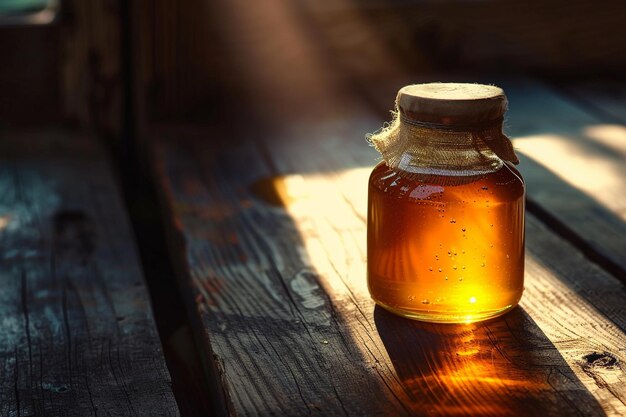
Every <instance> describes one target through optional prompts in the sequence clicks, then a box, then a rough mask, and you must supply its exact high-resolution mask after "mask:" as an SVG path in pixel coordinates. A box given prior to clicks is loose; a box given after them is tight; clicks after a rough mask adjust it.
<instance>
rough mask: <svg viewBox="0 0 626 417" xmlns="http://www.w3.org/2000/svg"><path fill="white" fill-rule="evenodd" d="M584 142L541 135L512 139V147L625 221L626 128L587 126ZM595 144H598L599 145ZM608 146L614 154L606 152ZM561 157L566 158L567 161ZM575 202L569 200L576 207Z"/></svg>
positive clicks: (574, 138) (568, 137)
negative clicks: (621, 196)
mask: <svg viewBox="0 0 626 417" xmlns="http://www.w3.org/2000/svg"><path fill="white" fill-rule="evenodd" d="M584 132H585V133H587V134H588V135H589V137H588V138H585V139H584V140H581V139H578V138H576V137H570V136H562V135H553V134H544V135H533V136H524V137H518V138H515V139H514V141H513V143H514V145H515V148H516V149H517V150H519V151H521V152H522V153H523V154H524V155H526V156H528V157H530V158H532V159H533V160H534V161H536V162H537V163H539V164H540V165H542V166H543V168H545V169H546V170H548V171H550V173H551V174H552V175H554V176H555V177H558V178H559V179H560V180H562V181H563V182H565V183H567V184H568V185H570V186H572V187H574V188H576V189H578V190H580V191H582V192H583V193H585V194H586V196H587V197H589V198H591V199H593V200H595V201H597V202H598V203H599V204H600V205H603V206H604V207H606V208H608V209H609V210H612V211H614V212H615V214H616V215H617V216H620V217H621V218H622V219H624V220H626V211H625V210H624V207H623V203H622V200H621V199H619V198H614V196H616V195H622V194H623V190H624V181H623V178H626V163H624V157H623V155H626V149H625V148H626V129H624V128H617V127H613V126H611V125H607V126H605V125H600V126H589V127H587V128H585V129H584ZM594 142H600V143H601V145H600V146H599V145H598V144H596V143H594ZM607 147H610V148H611V149H612V150H613V151H615V153H614V154H613V155H611V154H610V153H607V151H606V148H607ZM560 155H567V157H566V158H564V157H560ZM576 204H577V202H576V201H568V207H570V208H575V205H576Z"/></svg>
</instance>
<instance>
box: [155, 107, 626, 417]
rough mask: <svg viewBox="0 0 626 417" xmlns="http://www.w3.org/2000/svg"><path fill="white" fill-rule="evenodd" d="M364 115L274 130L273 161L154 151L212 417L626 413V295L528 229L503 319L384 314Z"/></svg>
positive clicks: (270, 140) (534, 227) (203, 144)
mask: <svg viewBox="0 0 626 417" xmlns="http://www.w3.org/2000/svg"><path fill="white" fill-rule="evenodd" d="M365 116H366V114H363V113H359V114H357V115H355V117H354V118H343V119H341V120H340V121H339V120H332V121H331V122H329V123H323V122H319V123H317V124H313V125H312V124H308V125H300V126H299V127H297V128H296V127H293V128H292V129H291V130H289V129H280V132H281V133H280V135H272V134H268V135H266V136H264V138H265V141H264V142H265V145H267V146H265V145H263V146H261V145H262V144H261V143H260V141H259V140H258V135H257V136H256V137H254V139H251V137H250V136H249V137H248V138H249V139H246V138H245V137H244V138H237V137H229V136H225V135H223V134H222V132H219V131H211V130H208V131H202V130H200V131H193V130H192V131H181V130H178V129H173V130H171V131H168V130H167V129H163V130H161V131H160V132H159V133H158V134H156V135H157V136H158V138H159V139H160V141H159V143H158V145H157V146H156V147H155V155H154V163H155V167H156V175H157V180H158V182H159V183H160V184H161V186H162V191H163V200H164V203H165V205H166V208H167V213H168V215H169V216H170V217H169V224H170V227H171V230H172V232H173V233H174V234H175V235H177V236H178V240H177V241H176V243H177V244H174V245H173V246H172V250H173V254H174V256H175V257H176V258H177V259H178V260H179V261H180V265H179V268H180V269H179V275H180V280H181V284H182V286H183V288H184V290H185V292H186V298H187V303H188V305H189V308H190V311H191V312H192V315H194V316H195V317H196V318H197V319H198V320H197V322H196V323H195V325H196V328H195V330H196V331H197V332H198V333H199V334H200V335H201V337H202V340H203V349H204V355H205V357H206V358H207V362H208V364H209V365H210V366H209V367H210V368H211V369H209V371H210V372H211V377H212V378H213V381H215V383H216V384H217V385H218V387H219V389H220V391H219V392H218V393H217V396H219V397H220V398H221V400H222V401H221V403H216V404H221V405H222V409H221V410H218V412H222V413H228V414H236V415H256V414H261V415H269V414H281V415H303V414H320V415H415V414H417V415H423V414H429V415H476V414H482V415H546V414H548V415H605V414H608V415H620V414H621V413H624V412H626V408H625V407H624V402H625V401H626V396H625V392H624V390H623V389H622V388H620V387H621V385H620V384H621V383H622V381H623V380H624V379H625V377H624V374H623V371H622V365H621V363H622V360H623V359H624V358H623V356H624V354H623V352H622V351H621V350H620V346H623V345H624V342H625V341H626V335H625V334H624V328H625V326H624V324H625V323H624V319H625V311H624V307H623V306H624V305H625V304H624V301H625V300H626V292H625V291H624V288H623V287H622V285H621V284H620V283H619V282H618V281H617V280H615V279H614V278H613V277H611V276H610V275H608V274H607V273H606V272H604V271H602V270H601V269H600V268H598V267H597V266H595V265H594V264H591V263H590V262H589V261H588V260H587V259H586V258H585V257H584V256H583V255H582V254H581V253H580V252H578V251H577V250H576V249H575V248H574V247H572V246H571V245H570V244H568V243H567V242H565V241H563V240H562V239H560V238H558V237H556V236H555V235H554V234H552V233H551V232H550V231H549V230H547V229H546V228H545V227H544V226H543V225H542V224H541V223H540V222H538V221H537V220H536V219H535V218H533V217H532V216H529V219H528V258H527V271H528V273H527V283H526V294H525V297H524V299H523V302H522V306H521V308H518V309H516V310H515V311H514V312H512V313H511V314H509V315H507V316H505V317H503V318H501V319H496V320H493V321H490V322H487V323H482V324H472V325H459V326H436V325H424V324H419V323H416V322H412V321H407V320H404V319H400V318H397V317H395V316H392V315H389V314H387V313H385V312H384V311H381V310H380V309H378V308H375V307H374V304H373V303H372V301H371V300H370V299H369V296H368V294H367V289H366V285H365V223H364V216H365V201H366V200H365V198H366V194H365V184H366V180H367V175H368V172H369V170H370V169H371V165H372V163H373V162H374V160H375V155H374V154H373V152H372V151H371V150H370V149H369V148H368V147H367V146H366V145H365V144H364V142H363V139H362V135H363V133H364V132H365V131H364V130H362V129H363V128H364V126H365V125H371V124H372V120H371V118H370V119H369V121H365V120H368V119H367V118H366V117H365ZM296 125H297V124H296ZM225 143H227V144H228V146H224V144H225ZM564 259H567V262H564V261H563V260H564Z"/></svg>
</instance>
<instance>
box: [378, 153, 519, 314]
mask: <svg viewBox="0 0 626 417" xmlns="http://www.w3.org/2000/svg"><path fill="white" fill-rule="evenodd" d="M446 182H449V181H446V180H445V179H444V178H442V179H441V181H437V184H432V183H422V182H420V181H418V180H412V181H411V180H407V179H404V178H403V177H401V176H399V175H398V174H397V173H396V171H394V170H390V169H389V168H388V167H387V165H386V164H385V163H381V164H379V165H378V166H377V167H376V168H375V169H374V171H373V172H372V174H371V177H370V181H369V203H368V235H367V243H368V286H369V290H370V293H371V295H372V297H373V298H374V300H375V301H376V302H377V303H378V304H380V305H381V306H383V307H384V308H386V309H389V310H392V311H393V312H395V313H397V314H401V315H403V316H407V317H411V318H415V319H422V320H427V321H436V322H462V321H477V320H481V319H486V318H489V317H493V316H496V315H499V314H502V313H504V312H506V311H507V310H509V309H511V308H512V307H514V306H515V305H517V303H518V301H519V300H520V297H521V296H522V291H523V282H524V233H523V231H524V185H523V182H522V180H521V177H520V175H519V173H518V172H517V171H516V170H515V168H513V167H511V166H510V165H508V164H503V165H502V168H500V169H499V170H498V171H496V172H494V173H491V174H488V175H486V176H484V177H483V178H480V179H477V180H475V181H470V182H468V183H466V184H462V185H439V184H442V183H446Z"/></svg>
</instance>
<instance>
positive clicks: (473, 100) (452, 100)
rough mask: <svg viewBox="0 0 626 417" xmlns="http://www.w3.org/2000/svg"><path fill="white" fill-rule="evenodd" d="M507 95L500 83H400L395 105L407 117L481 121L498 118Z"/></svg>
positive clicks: (443, 121)
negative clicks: (401, 85)
mask: <svg viewBox="0 0 626 417" xmlns="http://www.w3.org/2000/svg"><path fill="white" fill-rule="evenodd" d="M507 103H508V101H507V99H506V96H505V94H504V91H503V90H502V89H501V88H500V87H496V86H493V85H485V84H470V83H426V84H413V85H407V86H406V87H402V88H401V89H400V91H398V96H397V98H396V107H397V109H398V111H399V112H400V114H401V115H402V116H403V117H405V118H408V119H411V120H415V121H421V122H429V123H441V124H447V125H454V124H464V125H471V124H483V123H489V122H492V121H496V120H498V119H501V118H502V117H503V115H504V113H505V112H506V109H507Z"/></svg>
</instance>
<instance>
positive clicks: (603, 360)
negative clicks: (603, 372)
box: [583, 352, 619, 368]
mask: <svg viewBox="0 0 626 417" xmlns="http://www.w3.org/2000/svg"><path fill="white" fill-rule="evenodd" d="M583 359H584V360H585V361H586V365H587V366H593V367H598V368H612V367H614V366H616V365H617V364H618V362H619V361H618V360H617V358H616V357H615V356H613V355H611V354H610V353H607V352H604V353H597V352H593V353H590V354H588V355H585V356H583Z"/></svg>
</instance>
